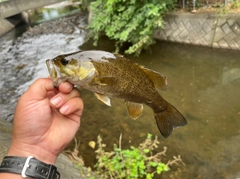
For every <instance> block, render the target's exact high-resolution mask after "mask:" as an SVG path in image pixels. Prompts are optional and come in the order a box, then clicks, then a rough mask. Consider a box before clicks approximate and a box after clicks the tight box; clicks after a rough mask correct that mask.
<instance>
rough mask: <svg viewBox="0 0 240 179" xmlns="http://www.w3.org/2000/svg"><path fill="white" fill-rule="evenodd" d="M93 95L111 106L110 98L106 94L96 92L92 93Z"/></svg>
mask: <svg viewBox="0 0 240 179" xmlns="http://www.w3.org/2000/svg"><path fill="white" fill-rule="evenodd" d="M94 94H95V96H96V97H97V98H98V99H99V100H100V101H102V102H103V103H104V104H106V105H108V106H111V100H110V98H109V97H107V96H104V95H102V94H98V93H94Z"/></svg>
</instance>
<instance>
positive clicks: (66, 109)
mask: <svg viewBox="0 0 240 179" xmlns="http://www.w3.org/2000/svg"><path fill="white" fill-rule="evenodd" d="M68 109H69V106H68V105H64V106H63V107H61V108H60V110H59V111H60V113H62V114H66V113H67V111H68Z"/></svg>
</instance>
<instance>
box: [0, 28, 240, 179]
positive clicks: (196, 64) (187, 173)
mask: <svg viewBox="0 0 240 179" xmlns="http://www.w3.org/2000/svg"><path fill="white" fill-rule="evenodd" d="M8 35H9V34H8ZM8 35H6V36H5V38H2V39H1V41H0V56H1V57H2V65H1V67H0V73H1V74H0V75H1V82H0V87H1V88H0V92H1V98H0V106H1V112H0V118H4V119H6V120H7V119H9V120H10V118H11V119H12V116H11V115H12V114H13V112H14V105H15V104H16V101H17V99H18V97H19V96H20V94H21V93H22V92H23V91H24V90H26V88H27V86H28V85H30V84H31V82H32V81H33V80H35V79H36V78H39V77H46V76H47V75H48V74H47V71H46V70H47V69H46V66H45V60H46V59H48V58H53V57H54V56H56V55H59V54H60V53H68V52H72V51H76V50H78V47H79V46H80V45H82V44H83V42H84V34H79V33H74V34H70V35H64V34H52V35H41V36H38V37H32V38H29V39H25V40H24V41H23V43H21V44H20V45H17V46H16V45H15V46H14V45H13V42H14V41H12V40H9V39H10V38H8ZM66 44H67V45H66ZM113 46H114V43H113V42H111V41H109V40H107V39H105V38H103V39H102V40H101V41H100V42H99V47H100V49H102V50H108V51H111V50H112V47H113ZM80 48H81V49H85V50H87V49H92V48H93V47H92V46H89V45H88V44H84V46H82V47H80ZM239 56H240V52H239V51H229V50H216V49H209V48H203V47H193V46H186V45H181V44H172V43H166V42H157V43H156V44H155V45H154V46H152V48H151V53H148V52H143V54H141V56H139V57H138V58H136V57H132V56H129V57H128V58H129V59H131V60H133V61H135V62H137V63H139V64H141V65H144V66H146V67H147V68H150V69H153V70H156V71H158V72H161V73H162V74H165V75H166V76H167V77H168V84H169V88H168V90H167V91H165V92H161V95H162V96H163V97H164V98H165V99H166V100H167V101H168V102H170V103H172V104H173V105H174V106H175V107H176V108H177V109H178V110H179V111H181V113H182V114H183V115H184V116H185V117H186V119H187V120H188V125H187V126H184V127H182V128H178V129H175V130H174V131H173V134H172V135H171V136H170V137H169V138H167V139H164V138H163V137H162V136H161V135H160V133H159V131H158V129H157V126H156V124H155V120H154V117H153V113H152V110H151V109H150V108H149V107H147V106H145V108H144V112H143V115H142V116H141V117H140V118H139V119H137V120H136V121H134V120H132V119H131V118H130V117H129V116H128V114H127V109H126V107H125V104H124V102H123V100H120V99H113V100H112V107H108V106H106V105H105V104H103V103H101V102H100V101H98V100H97V99H96V98H95V96H94V95H93V94H92V93H91V92H88V91H85V90H81V96H82V98H83V100H84V104H85V110H84V114H83V117H82V119H81V128H80V129H79V131H78V133H77V138H78V139H79V140H80V141H81V145H80V155H82V156H83V157H84V160H85V163H86V165H93V163H94V158H93V155H94V150H93V149H92V148H91V147H90V146H89V145H88V143H89V141H92V140H94V141H96V139H97V135H99V134H100V135H101V136H102V138H103V141H104V142H105V143H107V144H108V148H109V149H112V146H113V143H118V138H119V135H120V134H121V133H122V134H123V141H122V145H123V147H124V148H125V147H128V146H130V145H135V146H137V145H138V144H139V143H140V142H142V141H143V139H145V137H146V135H147V134H148V133H151V134H153V135H158V136H159V140H160V142H161V143H160V150H161V148H162V147H163V146H167V147H168V152H167V158H168V159H170V158H171V157H172V156H174V155H179V154H180V155H181V156H182V159H183V161H184V162H185V164H186V166H185V167H178V170H177V171H176V172H173V171H175V170H176V169H174V168H173V169H172V171H171V172H167V173H165V174H164V175H163V178H204V179H205V178H237V177H240V171H239V167H238V166H239V165H240V159H239V151H240V144H239V142H238V141H239V140H240V133H239V126H240V120H239V117H240V107H239V106H240V101H239V97H240V94H239V88H240V60H239ZM19 93H20V94H19ZM9 116H11V117H9ZM70 147H71V146H70Z"/></svg>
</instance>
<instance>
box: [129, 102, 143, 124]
mask: <svg viewBox="0 0 240 179" xmlns="http://www.w3.org/2000/svg"><path fill="white" fill-rule="evenodd" d="M126 106H127V108H128V113H129V115H130V116H131V117H132V118H133V119H134V120H135V119H137V118H138V117H139V116H141V114H142V111H143V105H142V104H139V103H134V102H130V101H126Z"/></svg>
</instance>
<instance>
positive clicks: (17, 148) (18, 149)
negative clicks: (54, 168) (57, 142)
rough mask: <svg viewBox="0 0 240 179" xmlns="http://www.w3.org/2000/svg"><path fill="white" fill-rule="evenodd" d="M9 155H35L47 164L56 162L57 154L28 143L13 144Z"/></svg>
mask: <svg viewBox="0 0 240 179" xmlns="http://www.w3.org/2000/svg"><path fill="white" fill-rule="evenodd" d="M7 156H19V157H29V156H34V157H35V158H37V159H38V160H40V161H42V162H44V163H47V164H54V163H55V161H56V159H57V157H58V156H57V155H55V154H52V153H51V152H49V151H47V150H45V149H42V148H40V147H39V146H36V145H35V146H32V145H28V144H20V145H16V144H13V143H12V144H11V146H10V148H9V150H8V153H7Z"/></svg>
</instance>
